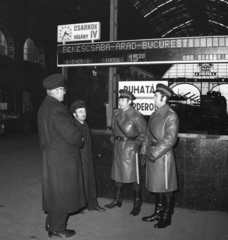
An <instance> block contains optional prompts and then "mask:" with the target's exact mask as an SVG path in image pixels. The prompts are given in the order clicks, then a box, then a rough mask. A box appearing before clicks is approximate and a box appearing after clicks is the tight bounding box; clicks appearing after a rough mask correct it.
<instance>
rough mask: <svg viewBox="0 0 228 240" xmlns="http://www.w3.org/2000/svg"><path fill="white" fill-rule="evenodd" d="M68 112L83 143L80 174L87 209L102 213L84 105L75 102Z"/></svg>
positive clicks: (82, 102) (78, 101)
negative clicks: (71, 115) (81, 175)
mask: <svg viewBox="0 0 228 240" xmlns="http://www.w3.org/2000/svg"><path fill="white" fill-rule="evenodd" d="M70 112H71V113H72V114H73V116H74V123H75V126H76V128H77V129H78V130H79V132H80V133H81V134H82V136H83V138H84V143H83V145H82V146H81V147H80V154H81V161H82V174H83V182H84V190H85V196H86V202H87V209H88V210H89V211H91V210H96V211H98V212H104V211H106V209H104V208H101V207H100V206H99V204H98V202H97V189H96V179H95V170H94V162H93V149H92V136H91V131H90V129H89V127H88V125H87V123H86V122H85V119H86V105H85V102H84V101H82V100H77V101H75V102H74V103H73V104H72V105H71V107H70Z"/></svg>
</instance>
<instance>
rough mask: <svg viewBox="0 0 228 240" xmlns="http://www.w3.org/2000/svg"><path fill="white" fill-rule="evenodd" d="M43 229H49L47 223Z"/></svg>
mask: <svg viewBox="0 0 228 240" xmlns="http://www.w3.org/2000/svg"><path fill="white" fill-rule="evenodd" d="M45 230H46V231H47V232H48V230H49V225H48V224H46V225H45Z"/></svg>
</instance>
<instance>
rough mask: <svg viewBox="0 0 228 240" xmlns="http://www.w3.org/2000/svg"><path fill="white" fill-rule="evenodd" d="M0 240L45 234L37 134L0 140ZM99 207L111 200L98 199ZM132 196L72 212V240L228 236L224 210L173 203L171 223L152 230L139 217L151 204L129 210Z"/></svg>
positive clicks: (218, 239) (215, 239)
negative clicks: (134, 213)
mask: <svg viewBox="0 0 228 240" xmlns="http://www.w3.org/2000/svg"><path fill="white" fill-rule="evenodd" d="M0 164H1V165H0V166H1V167H0V240H8V239H9V240H26V239H41V240H46V239H48V236H47V232H45V229H44V224H45V217H46V216H45V214H44V213H43V212H42V208H41V168H40V153H39V149H38V148H37V138H36V137H34V139H33V138H30V139H27V138H23V139H20V142H19V143H18V141H17V139H15V138H12V139H10V138H8V139H6V140H4V139H0ZM98 201H99V204H100V206H104V205H105V204H106V203H109V202H110V201H111V200H110V199H104V198H99V199H98ZM132 206H133V205H132V202H131V201H124V202H123V206H122V207H121V208H115V209H111V210H110V209H109V210H107V211H106V212H104V213H99V212H96V211H87V210H85V211H84V214H82V213H80V214H77V215H72V216H71V217H70V218H69V221H68V228H69V229H74V230H76V232H77V234H76V236H73V237H71V238H69V239H74V240H77V239H78V240H152V239H154V240H173V239H178V240H228V215H227V213H226V212H201V211H193V210H187V209H181V208H175V212H174V215H173V218H172V225H171V226H169V227H167V228H165V229H155V228H154V223H146V222H143V221H142V220H141V219H142V217H143V216H147V215H150V214H151V213H152V212H153V209H154V205H150V204H143V206H142V211H141V213H140V215H139V216H137V217H132V216H130V215H129V213H130V211H131V209H132Z"/></svg>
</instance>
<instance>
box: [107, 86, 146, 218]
mask: <svg viewBox="0 0 228 240" xmlns="http://www.w3.org/2000/svg"><path fill="white" fill-rule="evenodd" d="M119 93H120V95H119V109H117V110H115V111H114V114H113V119H112V129H113V133H112V137H111V142H113V143H114V155H113V163H112V172H111V178H112V179H113V180H114V181H115V187H116V195H115V198H114V200H113V202H111V203H110V204H107V205H105V207H107V208H113V207H121V206H122V199H123V188H124V183H132V186H133V192H134V205H133V209H132V211H131V212H130V215H132V216H137V215H138V214H139V213H140V211H141V205H142V192H141V185H140V182H139V179H137V176H138V178H139V172H140V171H139V166H138V161H137V155H138V151H139V147H140V145H141V143H142V142H143V139H144V136H145V134H146V130H147V126H146V121H145V119H144V117H143V115H142V114H141V113H140V112H138V111H137V110H135V109H134V108H133V106H132V102H133V100H135V99H136V98H135V96H134V95H133V94H132V93H131V92H130V91H128V90H126V89H121V90H120V91H119Z"/></svg>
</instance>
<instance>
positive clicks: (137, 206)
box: [130, 190, 142, 217]
mask: <svg viewBox="0 0 228 240" xmlns="http://www.w3.org/2000/svg"><path fill="white" fill-rule="evenodd" d="M141 196H142V192H141V190H139V191H134V206H133V209H132V210H131V212H130V215H131V216H134V217H135V216H138V215H139V213H140V212H141V205H142V197H141Z"/></svg>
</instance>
